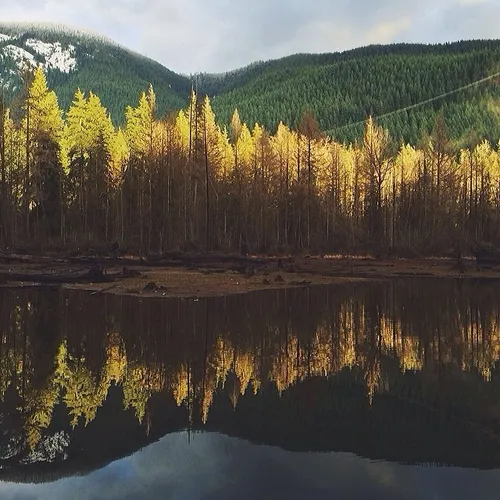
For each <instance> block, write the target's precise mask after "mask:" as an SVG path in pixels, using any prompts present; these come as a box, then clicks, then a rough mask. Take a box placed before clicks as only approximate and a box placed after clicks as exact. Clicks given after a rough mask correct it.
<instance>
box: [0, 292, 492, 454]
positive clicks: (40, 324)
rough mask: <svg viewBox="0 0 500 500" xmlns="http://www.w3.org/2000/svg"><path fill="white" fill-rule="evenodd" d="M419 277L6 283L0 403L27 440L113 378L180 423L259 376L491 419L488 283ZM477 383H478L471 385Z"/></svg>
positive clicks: (280, 389)
mask: <svg viewBox="0 0 500 500" xmlns="http://www.w3.org/2000/svg"><path fill="white" fill-rule="evenodd" d="M428 283H429V282H421V283H418V282H417V283H414V286H413V287H411V288H409V287H407V286H405V284H404V283H398V282H395V283H385V284H383V283H379V284H370V285H349V286H338V287H332V288H312V289H309V290H307V291H301V290H288V291H275V292H266V293H262V294H255V295H249V296H247V297H228V298H224V299H207V301H206V302H203V301H200V302H191V301H175V300H172V301H144V302H138V301H137V300H135V299H133V298H130V297H107V298H106V299H105V300H103V299H102V298H91V297H89V296H87V295H81V294H77V293H70V292H50V293H39V292H34V291H27V292H25V293H18V294H16V295H14V294H12V293H10V292H8V291H5V290H4V291H2V292H0V293H1V294H2V297H1V298H2V302H1V305H0V398H1V401H3V405H4V406H3V411H4V412H8V411H10V412H18V413H19V415H20V418H21V420H22V425H23V428H24V435H25V440H26V445H27V447H28V448H30V449H34V448H35V447H36V446H37V443H38V442H39V441H40V439H41V438H42V436H43V433H44V432H45V430H46V429H48V428H49V427H50V426H51V423H52V419H53V412H54V408H55V407H56V406H57V405H58V404H62V405H64V407H66V408H67V412H68V415H69V422H68V424H70V425H71V426H73V427H75V426H77V425H78V424H80V423H81V424H82V425H86V424H88V423H89V422H92V421H93V420H94V419H95V417H96V415H97V412H98V411H99V408H100V407H101V406H102V405H103V404H104V402H105V401H106V399H107V397H108V393H109V390H110V387H111V386H112V385H116V386H119V387H121V388H122V394H123V408H124V409H128V408H130V409H131V410H132V411H133V412H134V414H135V416H136V418H137V419H138V421H140V422H144V420H145V417H147V415H148V411H149V410H148V405H149V404H150V400H151V398H152V396H153V395H155V394H162V393H164V392H167V393H170V394H171V397H172V400H173V401H175V403H176V404H177V405H178V406H183V407H185V409H186V412H187V413H186V414H187V417H188V422H187V423H188V424H189V425H191V424H193V423H195V422H200V423H206V422H207V420H209V419H210V411H211V407H212V405H214V404H215V402H216V401H217V400H219V399H220V397H223V398H227V401H228V403H229V404H230V405H231V406H232V407H233V408H236V406H237V405H238V404H239V400H240V398H242V397H252V395H253V394H257V393H258V392H261V391H266V390H268V388H269V384H270V383H272V384H273V385H274V387H275V389H276V391H277V393H278V394H280V395H283V394H284V393H285V392H287V390H288V389H289V388H290V387H292V386H296V385H297V384H298V383H299V382H304V381H306V380H313V379H316V378H328V379H332V380H334V379H335V378H336V377H340V376H342V379H344V380H351V381H352V382H353V383H354V384H356V385H364V387H365V393H366V394H367V397H368V401H370V402H372V401H373V399H374V398H376V397H377V394H393V395H395V396H397V397H398V398H402V399H404V400H406V401H411V402H412V404H415V405H424V406H425V405H427V406H430V407H436V408H437V407H439V408H443V409H455V410H456V411H457V412H458V413H459V414H460V415H461V416H462V417H464V418H469V419H474V418H475V415H483V416H484V415H486V417H485V418H488V411H489V409H490V408H491V409H492V412H493V408H494V407H497V406H498V405H497V403H496V401H495V400H494V396H492V394H494V392H493V389H489V385H490V384H494V383H495V380H496V379H497V378H498V375H497V374H498V361H499V359H500V307H499V306H500V304H499V299H498V298H497V297H500V295H499V294H498V287H497V286H495V285H482V286H481V287H479V286H476V285H475V284H474V283H468V284H464V283H434V282H433V283H432V286H429V284H428ZM90 312H91V313H90ZM209 314H210V320H208V318H209ZM416 374H420V375H419V376H418V377H416ZM459 375H460V376H459ZM346 377H347V378H346ZM454 377H455V378H454ZM478 384H479V386H480V387H481V388H482V389H481V391H476V392H475V393H474V394H473V395H471V393H470V391H471V389H472V388H473V387H478ZM9 390H10V391H13V392H14V393H15V394H17V396H18V399H13V400H15V401H17V403H16V404H17V406H16V408H9V407H8V405H7V403H6V399H5V395H6V393H7V391H9ZM308 397H314V393H313V392H311V393H310V394H309V396H308ZM218 398H219V399H218ZM11 399H12V398H11ZM325 404H326V402H325ZM495 411H496V410H495ZM148 419H149V417H148V418H146V422H145V423H146V424H147V425H149V423H147V421H148Z"/></svg>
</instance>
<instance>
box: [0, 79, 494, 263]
mask: <svg viewBox="0 0 500 500" xmlns="http://www.w3.org/2000/svg"><path fill="white" fill-rule="evenodd" d="M24 82H25V84H24V86H23V88H22V90H21V91H20V93H19V95H18V96H17V98H16V100H15V101H14V104H15V105H13V106H11V108H10V109H8V108H7V107H6V106H5V105H3V104H2V105H1V109H0V117H1V119H0V192H1V197H0V245H1V247H3V248H8V249H12V248H15V247H23V248H29V249H39V250H42V251H43V250H49V249H60V250H62V249H64V250H69V249H76V248H81V249H82V248H96V249H105V248H109V247H110V245H112V244H113V243H114V244H115V245H116V243H118V244H119V246H120V247H121V248H122V249H126V250H129V251H131V252H144V253H156V252H165V251H167V250H173V249H175V250H205V251H245V252H247V251H251V252H293V251H307V252H372V253H376V254H378V253H387V252H395V253H408V252H416V253H421V254H429V253H443V252H447V251H448V250H449V249H451V248H461V249H466V248H467V247H468V246H470V245H471V244H472V243H474V242H476V241H488V242H491V243H493V244H498V243H500V224H499V222H500V175H499V174H500V170H499V161H500V156H499V151H498V148H497V147H496V145H495V146H493V145H491V144H490V143H489V142H488V141H486V140H484V141H481V140H479V139H477V140H476V145H475V146H474V147H471V148H463V149H460V150H457V149H456V148H455V147H453V142H452V141H451V140H450V138H449V137H448V134H447V129H446V123H445V119H444V116H443V115H442V114H440V115H439V116H438V118H437V119H436V122H435V125H434V130H433V132H432V134H430V135H429V136H427V137H424V138H423V139H422V140H421V141H420V144H419V146H418V147H415V146H412V145H408V144H404V143H401V144H399V145H398V143H397V142H396V141H395V140H393V139H391V137H390V135H389V133H388V132H387V130H385V129H384V128H383V127H381V126H380V125H379V124H377V122H376V120H374V119H373V118H371V117H369V118H368V119H367V120H366V122H365V125H364V133H363V137H362V140H360V141H356V142H354V143H350V144H347V143H339V142H336V141H334V140H332V139H331V138H330V137H328V136H327V135H325V134H324V133H322V131H321V130H320V128H319V126H318V123H317V121H316V119H315V117H314V115H313V114H312V112H305V113H304V114H303V116H302V117H301V120H300V123H299V125H298V127H296V128H295V129H291V128H290V127H288V126H287V125H285V124H284V123H282V122H280V123H279V125H278V127H277V129H276V131H275V132H274V133H270V132H269V131H268V130H266V129H265V128H264V127H262V126H260V125H258V124H256V125H254V126H253V127H252V129H250V128H249V127H248V126H247V125H246V124H245V123H243V122H242V121H241V120H240V118H239V114H238V111H237V110H235V111H234V113H233V116H232V119H231V122H230V126H229V127H228V128H226V127H223V126H221V125H219V124H218V122H217V120H216V117H215V114H214V112H213V111H212V106H211V103H210V99H209V98H208V97H207V96H204V97H203V96H199V95H196V94H195V93H194V92H192V93H191V96H190V99H189V102H188V105H187V107H186V108H185V109H181V110H180V111H179V112H177V113H173V114H171V115H168V116H165V117H161V118H160V117H158V116H157V113H156V97H155V93H154V91H153V88H152V87H150V88H149V89H148V91H147V92H143V93H142V94H141V95H140V97H139V100H138V103H137V104H136V105H135V106H128V107H127V109H126V112H125V125H124V127H123V128H117V127H115V126H114V125H113V123H112V121H111V119H110V116H109V113H108V112H107V110H106V109H105V108H104V106H103V105H102V103H101V101H100V99H99V97H98V96H97V95H95V94H93V93H92V92H91V93H89V94H88V95H85V94H84V93H83V92H81V91H80V90H77V92H76V93H75V95H74V99H73V102H72V104H71V106H70V108H69V110H68V112H67V113H66V115H65V116H63V112H62V110H61V108H60V107H59V105H58V100H57V96H56V94H55V93H54V92H53V91H52V90H50V89H49V88H48V86H47V81H46V78H45V75H44V73H43V72H42V71H41V70H40V69H37V70H35V71H34V72H32V73H27V74H26V75H25V76H24Z"/></svg>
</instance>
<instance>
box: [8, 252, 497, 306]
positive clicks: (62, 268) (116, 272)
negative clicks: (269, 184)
mask: <svg viewBox="0 0 500 500" xmlns="http://www.w3.org/2000/svg"><path fill="white" fill-rule="evenodd" d="M96 269H97V270H98V273H97V274H96V276H97V275H99V272H101V271H102V274H103V275H104V277H105V279H102V280H99V281H101V282H93V281H92V280H90V282H89V280H88V272H89V270H90V271H91V272H94V273H95V272H96ZM53 276H56V277H57V279H56V280H55V281H57V283H58V284H62V286H64V287H66V288H69V289H79V290H88V291H89V292H91V293H95V294H101V293H114V294H129V295H137V296H145V297H148V296H158V297H206V296H220V295H227V294H234V293H245V292H249V291H253V290H264V289H270V288H284V287H305V286H311V285H316V284H333V283H344V282H349V281H361V280H373V279H388V278H412V277H422V278H431V277H434V278H448V279H472V278H476V279H488V280H490V279H500V268H487V269H486V268H483V269H477V266H476V263H475V261H473V260H464V261H463V267H462V266H457V262H456V260H452V259H444V258H443V259H441V258H426V259H386V260H382V259H373V258H369V257H364V258H362V257H311V258H309V257H304V258H297V257H295V258H271V257H242V256H237V255H234V256H228V255H219V256H217V255H202V254H199V255H189V254H173V255H170V256H162V257H161V258H160V257H157V258H149V259H144V258H134V257H121V258H105V257H95V256H94V257H92V256H90V257H85V256H81V257H65V256H50V255H46V256H16V255H0V284H1V286H34V285H36V283H37V282H38V281H37V280H39V282H43V279H48V282H54V278H52V277H53ZM60 276H62V279H59V277H60ZM64 276H69V277H71V280H70V279H69V278H68V281H71V282H65V281H64ZM78 276H82V277H85V276H87V279H82V282H78V281H79V280H78ZM44 277H45V278H44ZM12 278H14V279H12Z"/></svg>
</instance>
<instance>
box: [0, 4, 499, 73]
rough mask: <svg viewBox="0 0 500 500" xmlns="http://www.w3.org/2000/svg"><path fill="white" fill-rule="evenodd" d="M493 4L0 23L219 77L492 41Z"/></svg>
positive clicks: (99, 13) (122, 12)
mask: <svg viewBox="0 0 500 500" xmlns="http://www.w3.org/2000/svg"><path fill="white" fill-rule="evenodd" d="M499 16H500V2H498V1H497V0H441V1H439V2H438V1H436V0H421V1H419V2H416V1H414V0H378V1H377V2H372V1H370V0H338V1H335V2H332V1H331V0H315V1H314V2H303V1H301V0H288V1H287V2H283V1H282V0H252V2H234V1H230V0H212V1H210V2H206V1H203V0H183V2H179V1H177V0H113V2H102V1H101V0H87V1H86V2H77V1H75V0H41V1H39V0H18V1H16V2H9V3H8V6H7V3H6V5H4V6H2V5H0V19H2V20H4V21H7V20H13V21H51V22H56V23H63V24H69V25H71V26H73V27H79V28H83V29H90V30H92V31H97V32H99V33H101V34H103V35H106V36H108V37H110V38H111V39H114V40H116V41H117V42H118V43H120V44H122V45H124V46H127V47H129V48H131V49H133V50H136V51H137V52H140V53H143V54H145V55H148V56H149V57H152V58H153V59H156V60H158V61H160V62H161V63H163V64H164V65H165V66H167V67H169V68H171V69H173V70H175V71H179V72H183V73H192V72H198V71H210V72H219V71H226V70H230V69H234V68H237V67H240V66H243V65H246V64H249V63H251V62H253V61H255V60H266V59H271V58H275V57H281V56H285V55H289V54H292V53H296V52H330V51H336V50H346V49H350V48H353V47H359V46H362V45H367V44H372V43H391V42H400V41H408V42H443V41H453V40H459V39H469V38H500V26H499V25H498V22H496V20H497V19H498V18H499Z"/></svg>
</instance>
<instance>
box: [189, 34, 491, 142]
mask: <svg viewBox="0 0 500 500" xmlns="http://www.w3.org/2000/svg"><path fill="white" fill-rule="evenodd" d="M199 81H200V83H199V87H200V88H203V89H206V90H207V91H208V92H209V93H211V94H213V95H215V96H216V97H215V98H214V100H213V103H212V104H213V108H214V110H215V112H216V114H217V115H218V117H219V119H221V120H222V121H225V122H227V121H228V120H229V119H230V116H231V113H232V112H233V110H234V108H235V107H238V111H239V114H240V117H241V119H242V120H243V121H245V122H247V123H248V124H249V125H250V126H251V125H252V124H253V123H254V122H255V121H257V122H259V123H261V124H263V125H265V126H266V128H268V129H269V130H271V131H274V130H275V128H276V126H277V124H278V123H279V121H280V120H283V122H284V123H287V124H290V125H292V126H296V125H297V124H298V123H299V122H300V119H301V116H302V114H303V112H304V111H305V110H306V109H311V110H312V111H313V113H314V114H315V116H316V117H317V119H318V122H319V125H320V128H321V129H322V130H324V131H327V132H328V133H330V134H331V135H333V136H334V137H336V138H337V139H339V140H342V141H343V140H349V141H350V140H353V139H356V138H358V137H360V136H361V134H362V130H363V121H364V120H365V119H366V117H367V115H370V114H371V115H373V116H376V117H378V116H384V115H386V114H389V115H388V116H386V117H383V118H381V119H380V120H379V121H380V123H381V125H383V126H384V127H387V128H388V129H389V131H390V132H391V135H392V136H393V137H395V138H397V139H404V140H406V141H410V142H413V143H416V142H418V140H419V139H420V138H421V136H422V134H423V133H426V132H427V133H428V132H430V131H431V130H432V128H433V125H434V122H435V117H436V113H437V112H438V111H439V110H441V109H443V112H444V116H445V119H446V122H447V125H448V128H449V132H450V135H451V136H452V137H454V138H456V139H460V138H462V139H464V140H465V139H467V136H468V134H469V132H470V131H471V130H474V131H475V133H476V134H477V136H479V137H480V138H488V139H490V140H492V141H493V142H495V143H496V142H497V141H498V138H499V137H500V85H499V83H500V41H498V40H493V41H483V40H478V41H467V42H457V43H450V44H442V45H421V44H397V45H380V46H370V47H365V48H360V49H355V50H351V51H347V52H343V53H334V54H319V55H312V54H297V55H294V56H290V57H286V58H283V59H280V60H275V61H268V62H265V63H259V64H254V65H251V66H249V67H248V68H246V69H244V70H239V71H236V72H233V73H229V74H227V75H221V76H219V77H216V76H212V75H200V77H199ZM478 81H479V83H477V84H475V82H478ZM429 100H430V102H427V101H429ZM415 105H417V106H415ZM405 108H409V109H407V110H406V111H405ZM352 124H354V125H352Z"/></svg>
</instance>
